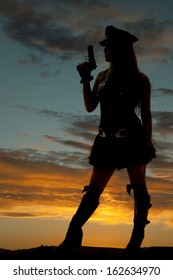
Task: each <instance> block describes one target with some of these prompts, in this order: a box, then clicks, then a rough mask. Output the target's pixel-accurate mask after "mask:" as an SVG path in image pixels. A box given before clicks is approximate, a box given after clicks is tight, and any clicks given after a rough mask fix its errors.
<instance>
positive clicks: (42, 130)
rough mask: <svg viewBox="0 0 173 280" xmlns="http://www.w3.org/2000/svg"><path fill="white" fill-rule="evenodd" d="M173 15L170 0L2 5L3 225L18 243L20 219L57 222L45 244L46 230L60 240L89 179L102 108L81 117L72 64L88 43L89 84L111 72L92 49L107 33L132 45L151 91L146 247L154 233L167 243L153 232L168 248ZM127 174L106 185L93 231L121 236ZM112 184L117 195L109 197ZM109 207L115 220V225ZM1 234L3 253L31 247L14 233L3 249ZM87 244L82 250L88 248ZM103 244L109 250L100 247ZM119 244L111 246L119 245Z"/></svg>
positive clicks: (100, 54)
mask: <svg viewBox="0 0 173 280" xmlns="http://www.w3.org/2000/svg"><path fill="white" fill-rule="evenodd" d="M172 8H173V4H172V1H168V0H166V1H151V0H150V1H102V0H94V1H84V0H83V1H78V0H76V1H65V0H63V1H54V0H49V1H47V0H43V1H39V0H31V1H26V0H23V1H16V0H11V1H10V0H6V1H2V0H1V1H0V36H1V41H0V49H1V67H0V83H1V90H0V117H1V122H0V130H1V139H0V143H1V146H0V166H1V171H0V174H1V176H0V191H1V196H0V200H1V208H0V217H1V218H0V222H1V223H2V224H3V223H5V225H6V226H7V225H8V226H7V228H8V229H9V231H10V229H11V228H13V230H14V221H15V224H16V225H18V226H19V228H20V229H21V231H20V232H21V235H22V227H21V221H23V223H24V224H25V225H26V226H27V225H28V224H29V223H31V222H33V221H36V220H37V219H40V220H39V221H40V223H42V225H44V224H45V223H50V224H51V222H52V224H51V225H52V228H53V227H54V226H55V227H56V225H58V224H59V223H61V231H60V233H59V236H56V237H55V236H54V237H52V236H51V238H50V235H49V234H48V232H47V231H46V233H45V236H44V238H43V241H42V242H43V243H44V242H46V243H47V244H50V242H58V240H59V241H60V239H61V238H62V236H63V235H64V233H65V228H66V226H67V225H68V221H69V219H70V217H71V215H72V214H73V213H74V210H75V209H76V207H77V205H78V202H79V201H80V198H81V194H80V189H82V188H83V185H86V184H88V181H89V176H90V171H91V167H90V166H89V165H88V159H87V157H88V153H89V150H90V146H91V144H92V142H93V140H94V137H95V134H96V133H97V126H98V123H99V108H97V109H96V111H95V112H93V113H90V114H88V113H86V111H85V108H84V105H83V99H82V86H81V84H80V78H79V76H78V73H77V71H76V65H77V64H78V63H79V62H81V61H84V60H85V56H86V54H87V53H86V48H87V45H90V44H92V45H93V46H94V51H95V58H96V62H97V69H96V70H95V71H93V75H94V77H96V75H97V73H98V72H99V71H101V70H102V69H105V68H107V67H108V65H107V64H106V63H105V61H104V55H103V49H102V47H101V46H99V44H98V42H99V41H100V40H101V39H102V38H103V37H104V31H105V27H106V26H107V25H114V26H116V27H118V28H122V29H126V30H128V31H129V32H132V33H133V34H135V35H136V36H138V37H139V41H138V42H137V43H136V44H135V50H136V53H137V58H138V63H139V67H140V69H141V71H143V72H145V74H146V75H148V76H149V78H150V81H151V84H152V115H153V138H154V140H155V141H156V143H157V146H158V157H157V159H156V160H155V161H153V162H152V163H151V164H150V165H149V168H148V173H147V176H148V179H147V180H148V182H149V187H150V191H151V193H153V200H154V202H155V208H154V207H153V210H152V211H153V212H152V213H153V214H152V217H153V227H151V229H150V231H151V236H153V239H152V240H150V239H148V241H147V243H146V244H149V245H151V244H153V243H152V242H153V240H155V239H154V232H155V230H156V228H157V227H159V226H160V228H162V230H163V229H164V236H165V239H163V234H162V235H161V234H160V237H158V243H159V244H165V240H169V241H167V242H168V244H169V245H170V244H171V245H173V244H172V239H171V238H169V236H171V234H172V230H173V219H172V203H173V190H172V183H173V176H172V158H173V142H172V140H173V109H172V103H173V83H172V72H173V71H172V70H173V36H172V34H173V15H172ZM124 172H125V171H122V173H116V174H115V176H114V177H113V179H112V181H111V182H110V186H108V190H106V192H105V195H104V196H103V206H101V207H103V208H101V210H100V212H99V213H98V214H96V216H94V217H95V218H93V222H92V221H91V225H92V229H93V228H95V226H96V225H97V226H101V225H102V224H104V223H107V227H104V230H107V229H108V228H109V226H110V224H111V225H112V224H114V225H116V227H118V232H122V228H123V226H124V225H122V223H121V222H120V220H121V219H122V217H121V215H123V213H124V212H123V213H122V211H123V210H122V209H123V207H124V209H129V207H132V205H131V204H130V205H129V203H128V198H127V197H124V195H125V193H123V192H124V189H122V187H123V188H124V186H125V184H126V183H128V182H127V178H126V179H124ZM114 185H116V186H120V187H121V188H120V189H119V187H118V189H117V190H116V189H114ZM113 190H114V191H113ZM116 191H117V193H116ZM48 193H49V195H48ZM115 195H117V197H116V199H115ZM116 201H118V205H119V206H118V207H119V208H118V211H119V212H118V213H120V214H121V215H120V214H119V215H120V217H121V218H119V216H116V219H115V220H114V215H115V211H116V209H117V208H116V207H117V206H116V205H117V204H116V203H115V202H116ZM107 202H109V205H111V207H110V209H107ZM38 205H39V210H38ZM65 206H67V207H65ZM51 207H52V208H51ZM45 209H46V210H45ZM130 209H131V210H132V208H130ZM130 213H131V215H132V212H130ZM97 215H98V216H97ZM159 215H160V220H159ZM111 219H112V220H111ZM55 220H56V223H57V224H56V223H55ZM94 221H95V223H94ZM106 221H107V222H106ZM130 222H131V216H129V217H126V215H125V226H128V225H129V224H130ZM38 224H39V223H38ZM55 224H56V225H55ZM62 225H63V226H62ZM154 225H155V227H154ZM50 228H51V226H50ZM92 229H91V230H92ZM30 230H31V233H30V236H31V237H32V240H33V239H34V236H35V235H34V231H32V229H30ZM104 230H103V232H104ZM161 232H162V231H161ZM1 234H2V233H1ZM107 234H109V230H108V233H107ZM129 234H130V230H129ZM152 234H153V235H152ZM2 235H3V236H1V238H0V240H2V241H0V242H1V244H0V247H11V248H12V247H13V248H14V247H15V246H18V247H20V246H23V247H25V246H32V245H33V243H32V241H31V242H29V239H28V240H27V241H26V240H25V241H26V243H24V244H23V245H21V244H20V234H19V237H18V243H17V241H16V239H15V238H14V239H13V240H12V241H11V240H10V238H9V239H8V238H7V239H8V241H6V242H5V241H3V240H5V236H7V235H8V234H7V231H6V230H5V229H4V233H3V234H2ZM120 235H121V234H120ZM86 236H88V237H86V241H85V242H86V244H88V243H89V242H90V244H92V241H90V240H89V235H86ZM16 238H17V237H16ZM28 238H29V237H28ZM87 238H88V239H87ZM126 238H127V237H126ZM7 239H6V240H7ZM103 239H104V238H103ZM9 240H10V241H9ZM112 240H113V238H112ZM25 241H23V242H25ZM8 242H10V243H8ZM94 242H95V243H94V244H97V240H95V241H94ZM101 242H103V244H104V245H105V246H106V241H102V240H101V241H100V243H99V245H100V244H102V243H101ZM118 242H119V243H117V244H115V245H117V246H118V245H119V246H124V243H123V241H121V240H119V241H118ZM15 244H17V245H15ZM34 244H36V239H35V243H34ZM109 245H110V246H113V241H112V243H110V244H109Z"/></svg>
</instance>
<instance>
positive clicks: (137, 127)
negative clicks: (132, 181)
mask: <svg viewBox="0 0 173 280" xmlns="http://www.w3.org/2000/svg"><path fill="white" fill-rule="evenodd" d="M155 157H156V153H155V148H154V146H153V145H152V146H150V147H146V145H145V141H144V131H143V126H142V124H141V122H140V120H138V121H137V122H135V124H133V125H131V126H129V127H128V128H127V136H126V137H124V138H116V137H115V136H106V137H102V136H101V135H100V134H98V135H97V136H96V138H95V140H94V143H93V146H92V148H91V153H90V156H89V163H90V164H91V165H93V166H95V167H99V168H103V169H112V168H114V169H117V170H120V169H123V168H128V167H132V166H136V165H138V164H148V163H149V162H150V161H151V160H152V159H153V158H155Z"/></svg>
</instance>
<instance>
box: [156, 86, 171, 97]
mask: <svg viewBox="0 0 173 280" xmlns="http://www.w3.org/2000/svg"><path fill="white" fill-rule="evenodd" d="M157 91H158V92H160V93H161V94H163V95H168V96H172V95H173V89H170V88H159V89H157Z"/></svg>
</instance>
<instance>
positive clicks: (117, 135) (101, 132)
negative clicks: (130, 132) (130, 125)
mask: <svg viewBox="0 0 173 280" xmlns="http://www.w3.org/2000/svg"><path fill="white" fill-rule="evenodd" d="M99 135H100V136H101V137H115V138H126V137H127V129H126V128H121V129H119V130H118V131H116V132H108V133H107V132H105V131H104V130H103V129H102V128H101V127H99Z"/></svg>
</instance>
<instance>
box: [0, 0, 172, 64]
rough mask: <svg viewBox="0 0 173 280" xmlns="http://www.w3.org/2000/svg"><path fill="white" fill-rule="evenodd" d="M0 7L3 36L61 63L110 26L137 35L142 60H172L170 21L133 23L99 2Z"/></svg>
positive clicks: (16, 3) (24, 3)
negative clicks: (59, 59)
mask: <svg viewBox="0 0 173 280" xmlns="http://www.w3.org/2000/svg"><path fill="white" fill-rule="evenodd" d="M0 5H1V6H0V8H1V9H0V10H1V12H0V14H1V18H3V20H2V24H3V30H4V32H5V34H6V35H8V36H9V37H10V38H11V39H13V40H15V41H18V42H20V43H21V44H23V45H25V46H29V47H31V48H35V49H36V50H39V51H41V52H46V53H49V54H55V53H56V55H57V56H58V57H59V58H61V59H64V60H66V59H70V58H71V57H72V56H74V55H78V54H79V53H83V52H84V50H85V47H86V45H87V44H93V43H94V44H95V43H96V42H99V41H100V38H102V37H103V35H104V28H105V25H107V24H109V23H111V24H114V25H117V24H118V27H120V28H125V29H127V30H129V31H131V32H133V33H134V34H136V35H137V36H138V35H139V37H140V41H139V43H138V45H137V51H138V53H139V54H140V55H141V56H144V57H149V58H151V57H159V56H161V57H162V60H164V59H166V58H168V57H172V58H173V52H172V49H171V46H172V45H171V44H170V43H171V42H170V40H169V39H170V38H171V36H170V34H172V30H171V28H170V26H171V25H172V21H171V20H169V19H168V20H162V21H161V20H156V19H154V18H146V19H143V18H141V19H140V20H136V21H135V20H134V19H133V15H131V16H129V14H128V13H126V11H124V10H123V9H122V10H121V9H120V8H118V7H117V6H115V5H114V3H112V4H111V3H110V2H107V1H101V0H95V1H85V0H83V1H71V2H70V1H54V0H49V1H47V0H45V1H38V0H32V1H29V3H28V1H22V2H20V1H15V0H13V1H9V0H7V1H1V4H0ZM69 11H70V12H69ZM76 12H77V16H75V15H76ZM105 23H106V24H105ZM164 43H165V44H164ZM20 63H25V61H20Z"/></svg>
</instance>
